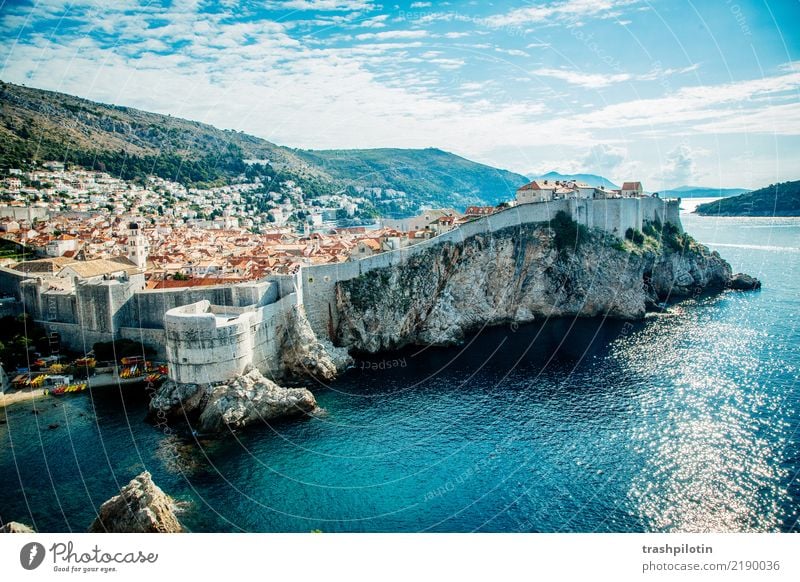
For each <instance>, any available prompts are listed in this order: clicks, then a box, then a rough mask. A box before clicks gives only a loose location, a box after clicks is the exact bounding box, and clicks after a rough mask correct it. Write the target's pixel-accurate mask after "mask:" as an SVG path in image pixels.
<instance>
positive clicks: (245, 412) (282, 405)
mask: <svg viewBox="0 0 800 582" xmlns="http://www.w3.org/2000/svg"><path fill="white" fill-rule="evenodd" d="M316 408H317V402H316V400H315V399H314V395H313V394H312V393H311V392H310V391H309V390H306V389H305V388H282V387H280V386H278V385H277V384H276V383H275V382H273V381H272V380H270V379H268V378H265V377H264V376H263V375H262V374H261V372H259V371H258V370H257V369H255V368H249V369H247V370H245V373H244V374H243V375H241V376H239V377H238V378H234V379H232V380H229V381H228V382H222V383H218V384H202V385H201V384H179V383H176V382H171V381H168V382H165V383H164V384H163V385H162V386H161V388H160V389H159V390H158V392H157V393H156V394H155V396H154V397H153V399H152V400H151V401H150V414H151V416H152V417H154V418H160V419H175V418H179V419H185V420H188V421H189V422H190V424H192V426H194V427H195V428H196V429H197V430H199V431H200V432H203V433H215V432H221V431H224V430H226V429H227V430H235V429H240V428H243V427H245V426H248V425H251V424H257V423H263V422H265V421H269V420H274V419H277V418H282V417H289V416H298V415H302V414H307V413H310V412H312V411H314V410H315V409H316Z"/></svg>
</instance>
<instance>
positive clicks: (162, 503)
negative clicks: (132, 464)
mask: <svg viewBox="0 0 800 582" xmlns="http://www.w3.org/2000/svg"><path fill="white" fill-rule="evenodd" d="M176 508H177V506H176V503H175V501H174V500H173V499H172V498H171V497H170V496H169V495H167V494H166V493H164V492H163V491H162V490H161V488H159V487H158V486H157V485H156V484H155V483H153V478H152V476H151V475H150V473H149V472H148V471H144V472H142V473H140V474H139V475H137V476H136V477H134V478H133V479H131V481H130V482H129V483H128V484H127V485H125V486H124V487H122V489H120V491H119V494H117V495H115V496H114V497H112V498H111V499H109V500H108V501H106V502H105V503H103V504H102V505H101V506H100V507H99V508H98V510H97V517H96V518H95V520H94V521H93V522H92V524H91V525H90V526H89V529H88V530H87V531H88V533H181V532H183V531H185V530H184V527H183V525H182V524H181V523H180V521H179V520H178V517H177V515H176ZM0 533H36V532H35V531H34V530H33V528H31V527H30V526H28V525H25V524H23V523H19V522H16V521H10V522H8V523H6V524H3V525H2V526H0Z"/></svg>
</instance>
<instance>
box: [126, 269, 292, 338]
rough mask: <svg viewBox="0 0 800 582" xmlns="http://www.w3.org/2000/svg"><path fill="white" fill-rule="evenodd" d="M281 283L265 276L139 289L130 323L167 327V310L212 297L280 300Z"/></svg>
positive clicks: (242, 301)
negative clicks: (234, 281) (240, 281)
mask: <svg viewBox="0 0 800 582" xmlns="http://www.w3.org/2000/svg"><path fill="white" fill-rule="evenodd" d="M279 295H280V284H279V283H277V282H275V281H271V280H263V281H256V282H254V283H246V284H240V285H213V286H209V287H189V288H183V289H182V288H178V289H155V290H144V291H138V292H136V293H135V294H134V296H133V299H132V300H131V310H130V312H129V313H130V314H129V318H128V319H127V321H126V322H125V323H126V326H128V327H145V328H149V329H164V314H165V313H166V312H167V311H169V310H170V309H174V308H176V307H180V306H182V305H188V304H190V303H197V302H199V301H208V302H209V303H210V304H212V305H229V306H233V307H235V306H239V307H243V306H246V305H256V304H259V303H272V302H274V301H277V300H278V297H279Z"/></svg>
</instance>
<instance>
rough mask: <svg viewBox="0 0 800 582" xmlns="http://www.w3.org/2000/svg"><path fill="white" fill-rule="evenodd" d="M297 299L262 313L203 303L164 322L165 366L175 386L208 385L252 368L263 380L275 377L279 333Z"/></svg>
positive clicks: (264, 308) (292, 297) (288, 299)
mask: <svg viewBox="0 0 800 582" xmlns="http://www.w3.org/2000/svg"><path fill="white" fill-rule="evenodd" d="M296 304H297V297H296V295H294V294H289V295H287V296H286V297H284V298H282V299H280V300H278V301H276V302H274V303H271V304H269V305H266V306H262V307H258V308H256V307H252V306H251V307H249V308H234V309H227V310H226V309H219V308H218V307H216V306H212V305H211V303H210V302H209V301H208V300H203V301H199V302H197V303H192V304H190V305H184V306H181V307H177V308H175V309H171V310H170V311H169V312H167V314H166V315H165V316H164V324H165V328H166V329H165V336H164V343H165V347H166V350H165V352H166V360H167V363H168V365H169V374H170V378H171V379H173V380H174V381H176V382H184V383H193V384H208V383H212V382H222V381H225V380H229V379H230V378H233V377H235V376H238V375H240V374H242V373H243V372H244V370H245V368H246V367H247V366H248V365H250V364H252V365H254V366H256V367H257V368H258V369H259V370H260V371H261V372H262V373H264V374H265V375H267V376H271V377H276V376H278V375H279V373H280V355H281V354H280V332H281V330H282V329H283V328H284V325H285V321H286V317H287V316H288V313H289V310H290V309H291V308H292V307H294V306H295V305H296Z"/></svg>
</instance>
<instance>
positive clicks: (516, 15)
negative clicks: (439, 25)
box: [483, 0, 637, 28]
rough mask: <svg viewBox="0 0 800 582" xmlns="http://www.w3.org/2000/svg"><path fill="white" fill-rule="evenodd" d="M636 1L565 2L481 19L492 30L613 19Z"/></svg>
mask: <svg viewBox="0 0 800 582" xmlns="http://www.w3.org/2000/svg"><path fill="white" fill-rule="evenodd" d="M636 1H637V0H565V1H562V2H551V3H549V4H542V5H539V6H530V7H526V8H515V9H513V10H510V11H509V12H506V13H504V14H496V15H494V16H489V17H487V18H484V19H483V23H484V24H486V25H487V26H490V27H492V28H501V27H512V28H513V27H519V26H524V25H529V24H535V23H540V22H548V21H556V20H563V19H575V18H585V17H600V18H615V17H617V16H618V15H619V14H620V13H619V11H618V9H619V8H621V7H624V6H627V5H630V4H634V3H636Z"/></svg>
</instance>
